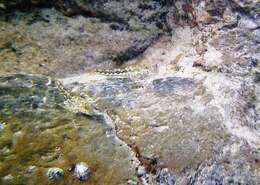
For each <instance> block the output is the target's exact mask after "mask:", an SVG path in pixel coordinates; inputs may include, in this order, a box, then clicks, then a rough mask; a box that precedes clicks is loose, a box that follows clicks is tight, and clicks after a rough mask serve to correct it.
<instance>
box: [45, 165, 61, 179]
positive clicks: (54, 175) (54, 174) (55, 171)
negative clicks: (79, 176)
mask: <svg viewBox="0 0 260 185" xmlns="http://www.w3.org/2000/svg"><path fill="white" fill-rule="evenodd" d="M63 175H64V172H63V170H62V169H60V168H49V169H48V171H47V173H46V176H47V177H48V178H49V179H50V180H59V179H60V178H61V177H62V176H63Z"/></svg>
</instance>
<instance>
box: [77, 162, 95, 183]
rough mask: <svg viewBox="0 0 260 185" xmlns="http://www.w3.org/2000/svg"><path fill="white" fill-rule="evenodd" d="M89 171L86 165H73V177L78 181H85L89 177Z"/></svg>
mask: <svg viewBox="0 0 260 185" xmlns="http://www.w3.org/2000/svg"><path fill="white" fill-rule="evenodd" d="M90 173H91V172H90V169H89V167H88V166H87V164H86V163H84V162H81V163H78V164H76V165H75V167H74V170H73V175H74V177H76V178H77V179H78V180H80V181H86V180H87V179H88V178H89V176H90Z"/></svg>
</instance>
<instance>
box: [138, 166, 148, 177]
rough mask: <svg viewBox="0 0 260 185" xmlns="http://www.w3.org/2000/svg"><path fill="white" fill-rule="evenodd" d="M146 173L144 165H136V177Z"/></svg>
mask: <svg viewBox="0 0 260 185" xmlns="http://www.w3.org/2000/svg"><path fill="white" fill-rule="evenodd" d="M145 174H146V170H145V167H144V166H138V169H137V176H138V177H142V176H144V175H145Z"/></svg>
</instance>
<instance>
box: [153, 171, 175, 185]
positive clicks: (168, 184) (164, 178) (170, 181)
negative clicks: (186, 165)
mask: <svg viewBox="0 0 260 185" xmlns="http://www.w3.org/2000/svg"><path fill="white" fill-rule="evenodd" d="M155 180H156V182H157V183H158V185H174V184H175V180H174V177H173V176H172V175H171V174H170V171H169V169H167V168H163V169H161V170H158V171H157V173H156V176H155Z"/></svg>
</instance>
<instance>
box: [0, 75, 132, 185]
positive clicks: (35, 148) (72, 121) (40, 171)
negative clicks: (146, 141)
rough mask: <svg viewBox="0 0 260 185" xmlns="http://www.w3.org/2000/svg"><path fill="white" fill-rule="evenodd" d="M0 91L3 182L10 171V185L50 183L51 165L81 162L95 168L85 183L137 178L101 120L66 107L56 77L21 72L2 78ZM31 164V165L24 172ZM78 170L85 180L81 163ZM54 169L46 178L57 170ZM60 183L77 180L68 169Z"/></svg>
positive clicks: (0, 173) (123, 150) (64, 166)
mask: <svg viewBox="0 0 260 185" xmlns="http://www.w3.org/2000/svg"><path fill="white" fill-rule="evenodd" d="M0 89H1V91H0V92H1V93H0V121H1V122H4V123H5V124H6V126H5V127H4V128H3V130H2V131H1V133H0V151H1V152H0V176H1V179H2V181H1V183H4V182H3V179H4V177H5V176H7V175H9V174H12V176H13V179H12V181H10V184H21V183H25V184H49V179H48V177H46V174H45V173H46V171H48V169H49V168H52V167H54V166H55V167H57V168H60V169H67V167H68V166H69V165H70V164H72V163H74V164H75V163H79V162H81V161H84V162H86V163H87V164H88V166H89V168H91V169H92V170H93V173H92V175H91V176H90V177H89V179H88V181H87V184H115V185H116V184H122V183H126V182H127V179H135V178H136V177H135V170H134V164H133V163H132V161H131V160H132V156H131V153H130V152H129V150H128V148H127V147H125V146H124V145H122V144H121V143H119V142H118V141H117V139H116V138H115V137H114V136H113V135H112V134H111V132H110V131H111V128H110V127H109V126H107V125H106V124H105V122H101V121H98V120H96V119H95V118H94V117H91V116H85V115H84V114H75V113H72V112H70V111H68V110H66V109H65V106H64V100H65V97H64V96H63V93H62V92H61V91H60V89H59V88H58V85H57V82H55V81H54V80H51V79H50V78H47V77H42V76H31V75H22V74H18V75H8V76H1V77H0ZM107 133H110V135H107ZM30 166H35V168H34V170H31V171H30V173H28V168H29V167H30ZM82 169H83V168H80V169H79V170H78V171H77V176H78V175H80V177H79V178H81V179H86V177H87V176H86V175H84V174H85V173H86V171H85V167H84V170H83V171H81V170H82ZM52 171H53V170H52ZM52 171H50V173H48V174H50V175H48V176H50V178H56V177H58V176H60V175H59V174H61V173H59V174H58V175H56V174H57V173H56V172H55V173H52ZM54 171H55V170H54ZM56 171H57V170H56ZM82 172H84V174H81V173H82ZM87 172H89V171H87ZM88 174H89V173H88ZM58 182H59V183H61V184H64V183H65V182H66V183H69V184H73V183H76V182H74V177H73V175H72V174H70V172H67V171H64V176H63V177H62V178H60V179H59V181H58ZM7 184H8V183H7Z"/></svg>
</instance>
